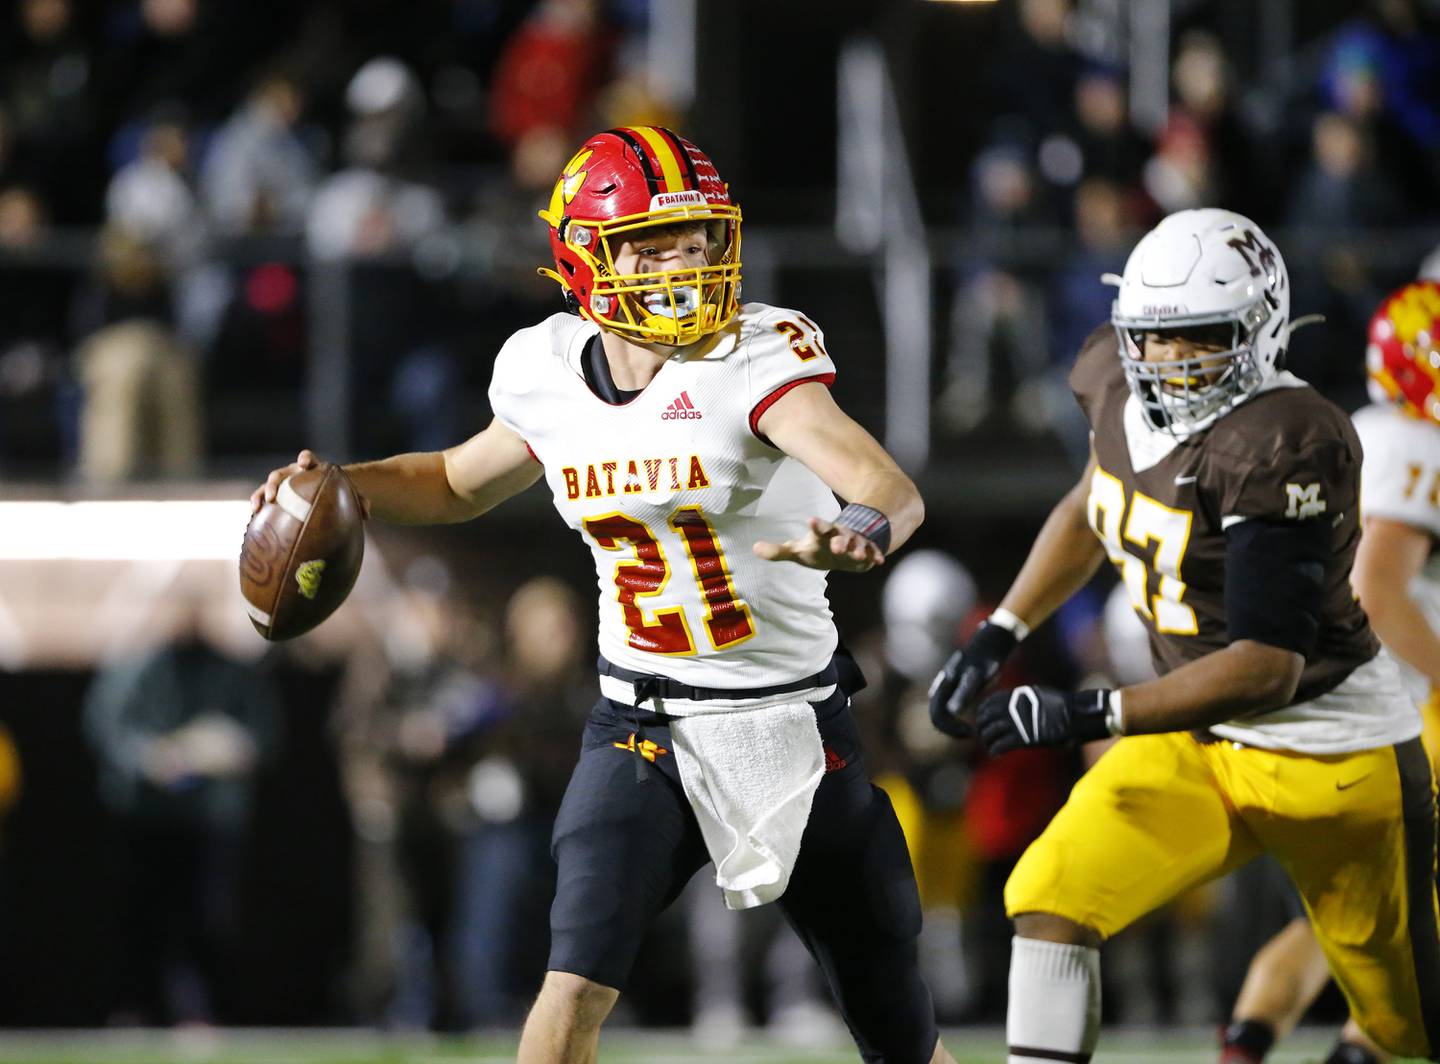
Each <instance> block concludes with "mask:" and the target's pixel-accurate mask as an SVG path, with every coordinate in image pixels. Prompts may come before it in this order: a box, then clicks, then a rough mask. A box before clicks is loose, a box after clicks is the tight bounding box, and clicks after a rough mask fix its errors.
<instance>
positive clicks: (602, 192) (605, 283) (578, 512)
mask: <svg viewBox="0 0 1440 1064" xmlns="http://www.w3.org/2000/svg"><path fill="white" fill-rule="evenodd" d="M540 216H541V218H542V219H544V220H545V222H546V223H547V225H548V226H549V229H550V240H551V249H552V252H553V253H554V259H555V268H554V269H553V270H549V269H546V270H542V272H543V273H545V274H546V275H548V276H550V277H552V278H553V279H554V280H556V281H557V282H559V284H560V285H561V289H562V292H563V295H564V298H565V301H566V308H567V310H568V311H569V313H566V314H557V315H555V316H553V317H551V318H548V319H546V320H545V321H543V322H541V323H540V324H538V325H536V326H534V327H532V328H529V329H524V330H522V331H520V332H519V333H516V334H515V335H514V336H513V337H511V338H510V340H509V341H508V342H507V343H506V344H505V346H504V348H503V349H502V350H501V352H500V354H499V356H498V358H497V359H496V362H495V370H494V375H493V378H492V384H491V387H490V402H491V406H492V409H493V412H494V415H495V418H494V420H493V421H492V422H491V424H490V426H489V427H488V428H486V429H485V430H484V431H483V432H481V433H479V434H478V435H476V436H474V437H473V438H471V439H470V440H468V441H466V442H465V443H462V444H460V445H459V446H456V447H453V448H451V449H449V450H447V451H444V452H442V453H439V454H412V455H397V456H395V457H392V458H387V459H385V460H383V461H379V462H368V463H362V464H359V465H354V466H347V467H346V471H347V472H348V473H349V475H350V478H351V480H352V481H353V482H354V484H355V486H356V488H357V489H358V490H359V492H360V493H361V495H362V496H363V497H364V499H365V503H366V505H367V506H368V507H369V511H370V513H372V514H373V515H374V516H376V517H379V518H382V519H386V520H393V521H399V522H404V523H411V524H419V523H427V522H441V521H461V520H466V519H469V518H471V517H475V516H477V515H478V514H481V513H484V512H485V511H486V510H488V509H490V508H491V507H493V506H495V505H496V504H498V503H500V502H502V501H504V500H505V499H506V498H508V497H510V496H512V495H514V494H516V493H517V492H519V491H522V490H524V489H525V488H527V487H529V486H530V485H531V484H533V483H534V482H535V481H536V480H538V479H539V478H540V477H541V476H543V477H544V478H545V481H546V483H547V485H548V486H549V488H550V491H551V494H552V495H553V497H554V500H555V507H556V509H557V510H559V511H560V514H561V516H562V517H563V518H564V519H565V521H566V523H567V524H569V525H570V526H571V527H572V528H574V529H575V530H576V531H577V532H578V533H579V534H580V535H581V537H582V538H583V539H584V540H585V542H586V544H587V545H588V546H589V547H590V549H591V551H592V552H593V554H594V557H595V567H596V578H597V581H598V585H599V611H600V650H601V659H600V674H601V675H600V690H601V694H602V697H601V699H600V701H599V702H598V703H597V704H596V706H595V707H594V709H593V710H592V711H591V715H590V719H589V721H588V722H587V724H586V728H585V733H584V736H583V738H582V741H581V750H580V758H579V761H578V763H577V764H576V766H575V769H574V771H573V773H572V775H571V779H570V783H569V786H568V788H567V790H566V794H565V798H564V801H563V802H562V805H561V809H560V812H559V814H558V816H557V817H556V822H555V828H554V833H553V847H552V848H553V853H554V856H555V859H556V863H557V866H558V876H557V886H556V896H555V900H554V903H553V905H552V907H551V915H550V927H551V934H550V940H551V942H550V960H549V965H548V967H549V971H548V973H547V975H546V979H545V983H544V986H543V987H542V988H541V991H540V996H539V998H538V1000H537V1001H536V1003H535V1006H534V1008H533V1009H532V1010H531V1013H530V1016H529V1019H528V1020H527V1021H526V1024H525V1030H524V1032H523V1034H522V1036H521V1040H520V1047H519V1060H521V1061H523V1062H526V1064H531V1062H534V1064H540V1062H545V1064H560V1062H571V1061H573V1062H577V1064H579V1062H592V1061H594V1060H595V1058H596V1052H597V1048H596V1047H597V1045H598V1038H599V1031H600V1026H601V1024H602V1023H603V1022H604V1020H605V1017H606V1016H607V1015H608V1014H609V1012H610V1010H611V1008H612V1007H613V1006H614V1004H615V1001H616V999H617V998H618V997H619V994H620V991H621V990H622V989H623V988H624V986H625V984H626V981H627V979H628V977H629V974H630V970H631V967H632V966H633V964H634V962H635V957H636V953H637V951H638V949H639V945H640V943H641V941H642V939H643V937H644V934H645V931H646V929H647V928H648V927H649V926H650V924H651V923H652V921H653V919H654V918H655V916H656V915H657V914H658V913H659V912H660V911H661V910H662V909H663V908H665V907H666V906H667V905H669V904H670V902H672V901H673V900H674V899H675V897H676V896H677V895H678V894H679V893H680V891H681V889H682V888H683V887H684V886H685V883H686V882H687V881H688V880H689V879H690V877H691V876H692V875H693V874H694V873H695V872H696V871H697V870H698V869H699V868H700V867H702V866H703V865H704V864H705V863H706V862H707V861H711V862H713V863H714V866H715V882H716V884H717V886H719V887H720V888H721V889H722V891H723V895H724V898H725V901H726V903H727V904H729V905H730V906H731V907H735V908H740V907H747V906H751V905H758V904H763V903H765V902H769V901H775V902H777V903H778V904H779V905H780V906H781V908H782V909H783V910H784V911H785V914H786V916H787V918H788V919H789V921H790V924H791V926H792V927H793V928H794V929H795V931H796V933H797V934H799V935H800V936H801V938H802V939H803V940H804V941H805V944H806V946H807V947H808V948H809V950H810V952H811V953H812V954H813V955H814V956H815V957H816V959H817V960H818V961H819V963H820V965H821V968H822V970H823V971H824V973H825V975H826V978H827V980H828V981H829V984H830V989H831V992H832V994H833V996H834V998H835V1002H836V1004H837V1006H838V1007H839V1009H840V1011H841V1013H842V1015H843V1017H844V1019H845V1021H846V1024H847V1026H848V1027H849V1029H850V1031H851V1033H852V1034H853V1036H854V1038H855V1041H856V1044H857V1046H858V1047H859V1049H860V1051H861V1054H862V1056H863V1057H864V1059H865V1060H867V1061H872V1062H880V1061H884V1062H887V1064H927V1062H932V1061H933V1062H939V1064H944V1062H947V1061H951V1060H952V1058H951V1057H950V1056H949V1054H948V1053H947V1052H946V1051H945V1049H944V1047H943V1046H942V1045H941V1044H940V1041H939V1036H938V1032H937V1030H936V1027H935V1017H934V1009H933V1006H932V1004H931V1000H930V994H929V991H928V990H927V989H926V987H925V984H924V982H923V981H922V980H921V978H920V973H919V967H918V957H917V947H916V939H917V936H918V933H919V928H920V906H919V896H918V893H917V891H916V887H915V878H914V872H913V870H912V869H911V866H910V860H909V854H908V851H907V850H906V847H905V840H904V837H903V836H902V834H901V832H900V827H899V823H898V822H897V820H896V818H895V813H894V810H893V809H892V808H891V807H890V804H889V801H888V799H887V798H886V797H885V795H884V792H883V791H880V790H879V789H878V788H875V787H874V786H872V785H871V783H870V781H869V778H868V775H867V774H866V772H865V766H864V761H863V755H862V751H861V750H860V748H859V742H858V733H857V730H856V727H855V722H854V720H853V718H852V716H851V714H850V708H849V693H850V692H851V691H854V690H857V689H858V688H859V687H860V686H861V685H863V683H864V681H863V678H861V677H860V676H859V672H858V669H856V668H855V667H854V664H853V662H852V661H851V660H850V659H849V658H848V655H846V654H845V653H844V652H843V649H841V648H840V647H839V646H838V638H837V635H836V632H835V626H834V623H833V621H832V619H831V615H830V610H829V607H828V605H827V603H826V599H825V578H826V572H827V571H828V570H832V569H841V570H849V571H853V572H860V571H864V570H866V569H869V568H871V567H873V566H875V565H877V564H880V563H882V562H883V561H884V560H885V557H886V555H887V554H889V553H890V552H891V551H893V550H894V549H895V548H897V547H899V546H900V545H901V544H902V543H904V541H905V540H906V539H907V538H909V536H910V535H911V533H912V532H914V530H915V528H916V527H917V526H918V525H919V524H920V521H921V519H922V517H923V512H924V508H923V505H922V503H921V501H920V496H919V493H918V492H917V491H916V490H915V486H914V484H912V483H911V482H910V480H909V478H908V477H906V476H905V475H904V474H903V473H902V472H901V471H900V469H899V468H898V467H897V466H896V465H895V463H894V461H893V460H892V459H891V458H890V457H889V455H887V454H886V453H885V451H884V449H883V448H881V447H880V445H879V444H878V443H876V441H875V440H874V439H873V438H872V437H871V436H870V435H869V434H868V433H867V432H865V431H864V430H863V429H862V428H861V427H860V426H859V425H857V424H856V423H855V422H854V421H852V420H851V419H850V418H848V417H847V416H846V415H845V414H844V413H843V412H842V411H841V410H840V409H839V408H838V407H837V406H836V405H835V402H834V400H833V399H831V397H830V393H829V390H828V385H829V384H830V382H831V380H833V378H834V372H835V367H834V363H833V362H832V361H831V359H830V355H829V353H828V352H827V350H826V343H825V336H824V334H823V332H822V331H821V330H820V328H819V327H818V326H817V325H816V324H815V323H814V322H813V321H811V320H810V319H809V318H807V317H806V316H805V315H803V314H801V313H799V312H798V311H793V310H785V309H780V308H776V307H769V306H765V305H763V304H759V303H751V304H746V305H744V306H743V307H742V306H741V304H740V220H741V219H740V210H739V208H738V207H737V206H736V205H735V204H734V203H733V202H731V199H730V194H729V190H728V187H727V186H726V185H725V183H724V182H723V181H722V180H721V179H720V176H719V174H718V173H717V172H716V170H715V166H714V164H713V163H712V162H711V161H710V159H709V158H708V157H706V156H705V154H704V153H703V152H701V151H700V150H699V149H698V148H696V147H695V145H693V144H691V143H690V142H689V141H687V140H685V139H684V138H682V137H679V136H677V135H676V134H675V133H673V132H671V131H670V130H667V129H663V128H661V127H658V126H631V127H624V128H619V129H612V130H607V131H606V132H604V133H599V134H596V135H595V136H593V137H591V138H590V139H589V140H588V141H586V143H585V144H584V145H582V146H581V148H580V150H579V151H578V152H576V154H575V155H574V157H572V158H571V160H570V162H569V163H568V164H566V166H565V169H564V172H563V173H562V174H561V175H560V178H559V180H558V181H557V182H556V184H555V189H554V192H553V194H552V196H551V199H550V203H549V206H548V207H547V209H546V210H544V211H542V212H541V214H540ZM314 461H315V458H314V456H313V455H311V454H310V453H309V452H308V451H307V452H302V454H301V456H300V459H299V460H298V461H297V462H296V463H295V464H294V465H291V466H289V467H286V468H285V469H279V470H275V471H274V472H273V473H271V475H270V477H269V479H268V480H267V481H266V483H265V485H264V486H263V487H262V488H260V489H259V490H257V491H256V493H255V496H254V504H255V505H256V506H258V505H259V504H260V503H261V502H262V501H264V500H266V499H270V498H273V497H274V494H275V492H276V491H277V490H278V487H279V484H280V483H281V481H282V480H283V478H284V477H285V476H287V475H290V474H291V473H293V472H294V471H296V470H297V469H299V468H303V467H305V466H307V465H309V464H312V463H313V462H314ZM837 494H838V495H839V496H841V497H842V498H844V499H845V500H846V504H845V506H844V507H843V508H842V507H841V506H839V505H838V504H837V503H836V500H835V496H836V495H837Z"/></svg>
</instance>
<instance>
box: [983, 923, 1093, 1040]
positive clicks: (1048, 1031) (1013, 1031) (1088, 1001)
mask: <svg viewBox="0 0 1440 1064" xmlns="http://www.w3.org/2000/svg"><path fill="white" fill-rule="evenodd" d="M1099 1039H1100V951H1099V950H1098V949H1092V948H1091V947H1089V946H1066V945H1063V944H1061V943H1059V942H1044V941H1042V940H1040V939H1038V938H1020V937H1019V936H1018V935H1017V936H1016V937H1015V938H1013V939H1011V940H1010V1011H1009V1014H1008V1015H1007V1016H1006V1019H1005V1040H1006V1041H1007V1042H1008V1043H1009V1046H1010V1055H1009V1056H1008V1057H1007V1058H1006V1060H1007V1062H1008V1064H1038V1062H1041V1061H1054V1060H1061V1061H1072V1062H1075V1064H1085V1062H1086V1061H1088V1060H1089V1059H1090V1054H1091V1053H1093V1052H1095V1043H1096V1042H1097V1041H1099Z"/></svg>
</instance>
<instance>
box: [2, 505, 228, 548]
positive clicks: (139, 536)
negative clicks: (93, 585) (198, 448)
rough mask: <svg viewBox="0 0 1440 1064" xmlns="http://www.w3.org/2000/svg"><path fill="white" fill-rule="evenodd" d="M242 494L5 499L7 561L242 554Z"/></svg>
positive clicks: (3, 521) (4, 532)
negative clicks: (177, 497) (81, 499)
mask: <svg viewBox="0 0 1440 1064" xmlns="http://www.w3.org/2000/svg"><path fill="white" fill-rule="evenodd" d="M249 520H250V504H249V502H247V501H245V500H243V499H222V500H205V501H198V500H163V501H162V500H146V501H143V502H39V501H30V502H0V561H172V562H181V561H207V560H208V561H219V560H226V561H238V559H239V557H240V542H241V540H242V539H243V538H244V535H245V525H246V523H247V522H248V521H249Z"/></svg>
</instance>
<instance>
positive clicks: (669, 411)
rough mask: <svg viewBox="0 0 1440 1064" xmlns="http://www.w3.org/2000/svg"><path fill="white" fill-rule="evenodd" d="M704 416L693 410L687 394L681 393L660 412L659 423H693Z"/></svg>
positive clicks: (693, 407) (693, 405)
mask: <svg viewBox="0 0 1440 1064" xmlns="http://www.w3.org/2000/svg"><path fill="white" fill-rule="evenodd" d="M704 416H705V415H703V414H701V413H700V411H698V410H696V409H695V404H694V403H692V402H691V401H690V393H689V392H681V393H680V397H679V398H678V399H676V400H675V401H674V402H673V403H671V404H670V405H669V406H667V407H666V408H665V409H664V410H662V411H661V412H660V420H661V421H695V420H698V419H699V418H702V417H704Z"/></svg>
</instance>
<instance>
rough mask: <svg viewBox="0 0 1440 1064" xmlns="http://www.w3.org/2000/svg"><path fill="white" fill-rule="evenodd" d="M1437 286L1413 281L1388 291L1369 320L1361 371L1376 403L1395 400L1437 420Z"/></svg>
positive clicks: (1439, 347)
mask: <svg viewBox="0 0 1440 1064" xmlns="http://www.w3.org/2000/svg"><path fill="white" fill-rule="evenodd" d="M1437 330H1440V284H1436V283H1435V282H1434V281H1416V282H1415V283H1413V284H1407V285H1406V286H1405V287H1404V288H1401V289H1398V290H1397V291H1394V292H1392V293H1390V295H1389V296H1388V297H1387V298H1386V300H1385V302H1383V303H1381V304H1380V309H1379V310H1377V311H1375V316H1374V317H1373V318H1371V319H1370V340H1369V345H1368V346H1367V347H1366V348H1365V372H1366V373H1367V374H1368V375H1369V377H1370V394H1371V396H1372V398H1374V399H1375V400H1376V401H1377V402H1385V401H1388V402H1392V403H1398V404H1399V405H1400V406H1401V407H1403V408H1404V410H1405V412H1406V413H1408V414H1410V415H1412V416H1414V417H1423V418H1429V419H1430V420H1431V421H1435V422H1437V423H1440V336H1437Z"/></svg>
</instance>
